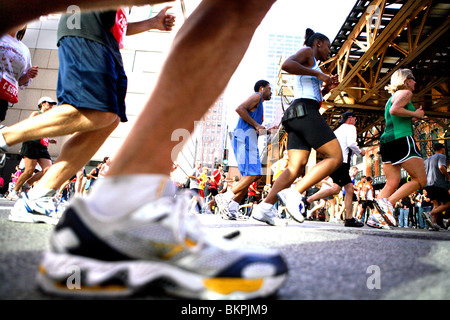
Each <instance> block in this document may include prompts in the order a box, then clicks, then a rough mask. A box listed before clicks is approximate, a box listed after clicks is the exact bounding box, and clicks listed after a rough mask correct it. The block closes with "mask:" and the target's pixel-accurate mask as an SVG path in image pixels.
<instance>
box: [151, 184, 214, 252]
mask: <svg viewBox="0 0 450 320" xmlns="http://www.w3.org/2000/svg"><path fill="white" fill-rule="evenodd" d="M190 202H191V198H190V197H189V196H188V194H187V193H184V192H180V193H177V194H176V196H175V197H174V198H172V197H164V198H160V199H159V200H158V204H161V205H162V206H165V207H169V208H171V210H170V213H169V215H168V218H169V219H170V227H171V229H172V232H173V235H174V237H175V239H176V241H177V242H178V243H180V244H182V245H183V246H185V247H186V248H187V249H188V250H190V251H192V252H193V253H197V252H199V251H201V250H202V249H203V248H204V247H205V245H206V237H205V232H204V231H203V228H202V227H201V223H200V220H199V219H197V217H195V216H194V214H192V213H190V212H189V205H190ZM188 230H189V232H192V233H193V234H195V235H196V242H195V245H193V246H191V245H188V244H187V243H189V242H188V240H190V241H192V240H191V239H189V237H188Z"/></svg>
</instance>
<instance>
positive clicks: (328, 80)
mask: <svg viewBox="0 0 450 320" xmlns="http://www.w3.org/2000/svg"><path fill="white" fill-rule="evenodd" d="M317 78H319V80H322V81H323V82H324V83H325V85H326V86H328V85H330V84H331V77H330V76H329V75H327V74H325V73H323V72H319V74H318V75H317Z"/></svg>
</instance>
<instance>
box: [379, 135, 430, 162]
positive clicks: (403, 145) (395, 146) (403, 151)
mask: <svg viewBox="0 0 450 320" xmlns="http://www.w3.org/2000/svg"><path fill="white" fill-rule="evenodd" d="M380 155H381V160H382V161H383V163H391V164H393V165H397V164H401V163H403V162H405V161H406V160H409V159H411V158H420V159H422V156H421V155H420V151H419V149H418V148H417V146H416V142H415V141H414V138H413V137H412V136H407V137H401V138H398V139H395V140H394V141H390V142H386V143H381V144H380Z"/></svg>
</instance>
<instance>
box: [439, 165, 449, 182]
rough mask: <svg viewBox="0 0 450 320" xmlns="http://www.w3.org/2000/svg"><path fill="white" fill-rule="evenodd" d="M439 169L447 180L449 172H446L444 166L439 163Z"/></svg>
mask: <svg viewBox="0 0 450 320" xmlns="http://www.w3.org/2000/svg"><path fill="white" fill-rule="evenodd" d="M439 171H440V172H441V173H442V174H443V175H444V177H446V178H447V180H450V174H448V171H447V167H446V166H443V165H440V166H439Z"/></svg>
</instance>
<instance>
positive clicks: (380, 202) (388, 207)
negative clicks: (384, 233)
mask: <svg viewBox="0 0 450 320" xmlns="http://www.w3.org/2000/svg"><path fill="white" fill-rule="evenodd" d="M374 205H375V207H376V208H377V210H378V211H379V212H380V214H381V215H382V216H383V218H384V220H386V222H387V223H389V225H391V226H393V227H396V226H397V221H396V220H395V217H394V207H393V206H392V204H391V203H390V202H389V201H388V199H386V198H383V199H377V200H376V201H375V202H374Z"/></svg>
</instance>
